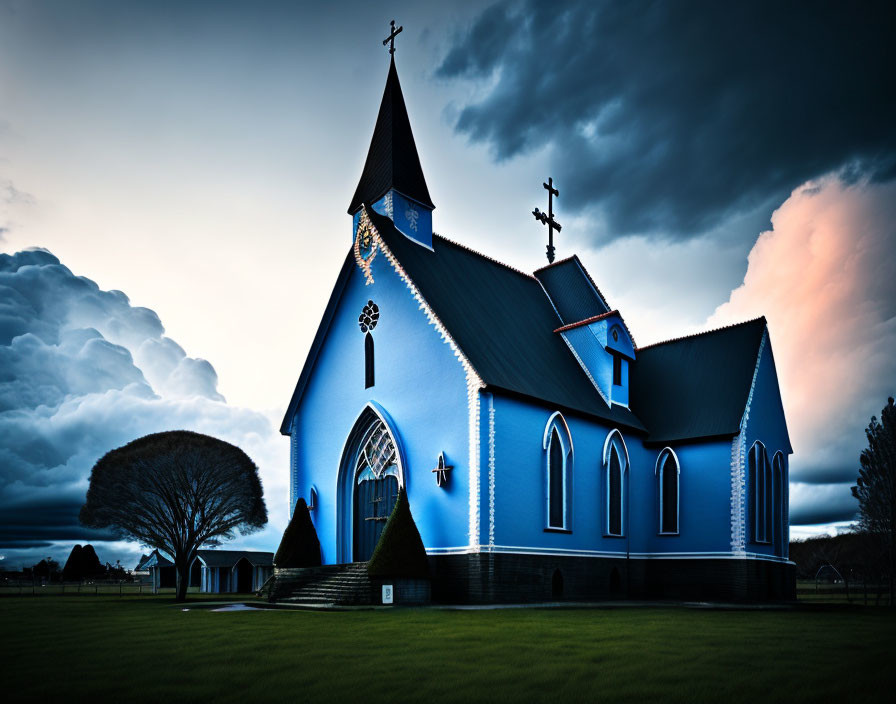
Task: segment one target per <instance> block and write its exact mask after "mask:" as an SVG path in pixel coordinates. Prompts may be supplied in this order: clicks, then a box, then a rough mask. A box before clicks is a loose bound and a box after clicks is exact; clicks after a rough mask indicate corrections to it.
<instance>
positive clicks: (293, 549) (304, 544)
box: [274, 499, 320, 567]
mask: <svg viewBox="0 0 896 704" xmlns="http://www.w3.org/2000/svg"><path fill="white" fill-rule="evenodd" d="M274 564H275V565H276V566H277V567H318V566H319V565H320V540H319V539H318V537H317V531H316V530H315V529H314V524H313V523H312V522H311V514H310V512H309V511H308V504H306V503H305V499H299V500H298V501H296V508H295V511H293V513H292V520H290V522H289V525H288V526H286V530H285V531H283V538H282V540H281V541H280V547H279V548H277V554H276V555H274Z"/></svg>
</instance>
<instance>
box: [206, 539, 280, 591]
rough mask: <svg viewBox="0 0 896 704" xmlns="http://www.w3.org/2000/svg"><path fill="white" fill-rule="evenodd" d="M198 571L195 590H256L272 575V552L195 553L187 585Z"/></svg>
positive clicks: (220, 551)
mask: <svg viewBox="0 0 896 704" xmlns="http://www.w3.org/2000/svg"><path fill="white" fill-rule="evenodd" d="M197 568H198V581H197V583H198V586H199V591H201V592H207V593H210V594H220V593H224V592H239V593H242V594H246V593H249V592H254V591H257V590H258V589H260V588H261V585H262V584H264V583H265V581H267V579H268V577H270V576H271V575H272V574H273V572H274V553H272V552H251V551H248V550H199V552H198V553H197V555H196V559H195V560H194V561H193V565H192V567H191V569H190V586H195V585H194V575H196V574H197Z"/></svg>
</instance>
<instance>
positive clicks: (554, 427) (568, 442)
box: [543, 413, 572, 530]
mask: <svg viewBox="0 0 896 704" xmlns="http://www.w3.org/2000/svg"><path fill="white" fill-rule="evenodd" d="M543 446H544V449H545V450H546V459H547V467H546V477H545V480H546V481H545V485H546V486H545V503H546V510H545V513H546V520H545V527H546V528H548V529H557V530H568V529H569V525H570V514H571V511H570V494H571V491H570V484H571V481H572V477H571V475H572V437H571V436H570V433H569V428H568V427H567V425H566V421H565V420H564V419H563V416H562V415H560V413H554V414H553V415H552V416H551V417H550V418H549V419H548V424H547V426H546V427H545V432H544V441H543Z"/></svg>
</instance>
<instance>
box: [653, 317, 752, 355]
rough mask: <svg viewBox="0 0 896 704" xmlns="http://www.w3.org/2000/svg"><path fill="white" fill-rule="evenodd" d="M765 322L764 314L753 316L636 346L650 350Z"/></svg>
mask: <svg viewBox="0 0 896 704" xmlns="http://www.w3.org/2000/svg"><path fill="white" fill-rule="evenodd" d="M760 320H761V321H762V322H764V323H765V324H766V325H768V321H767V320H766V319H765V316H764V315H760V316H759V317H758V318H751V319H750V320H742V321H741V322H739V323H730V324H729V325H722V326H721V327H718V328H712V329H711V330H703V331H701V332H693V333H691V334H690V335H682V336H680V337H673V338H671V339H669V340H661V341H660V342H653V343H651V344H649V345H644V347H637V348H635V352H642V351H644V350H649V349H650V348H651V347H659V346H660V345H668V344H671V343H673V342H681V341H682V340H690V339H691V338H693V337H702V336H703V335H711V334H713V333H716V332H722V331H723V330H730V329H731V328H739V327H743V326H744V325H749V324H750V323H757V322H759V321H760Z"/></svg>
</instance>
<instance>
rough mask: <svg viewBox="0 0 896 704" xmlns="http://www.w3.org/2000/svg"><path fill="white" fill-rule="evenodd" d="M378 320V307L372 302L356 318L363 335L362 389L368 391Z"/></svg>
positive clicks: (372, 375) (372, 381) (372, 373)
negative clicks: (375, 329) (374, 333)
mask: <svg viewBox="0 0 896 704" xmlns="http://www.w3.org/2000/svg"><path fill="white" fill-rule="evenodd" d="M379 319H380V307H379V306H378V305H377V304H376V303H374V302H373V301H367V305H366V306H364V308H362V309H361V315H359V316H358V325H359V326H360V328H361V332H362V333H364V388H365V389H369V388H370V387H371V386H373V383H374V380H375V379H374V366H373V335H372V334H371V333H372V332H373V329H374V328H375V327H376V324H377V323H378V322H379Z"/></svg>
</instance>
